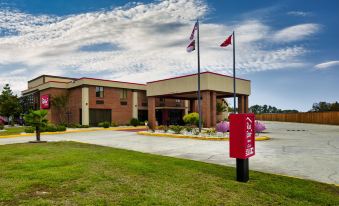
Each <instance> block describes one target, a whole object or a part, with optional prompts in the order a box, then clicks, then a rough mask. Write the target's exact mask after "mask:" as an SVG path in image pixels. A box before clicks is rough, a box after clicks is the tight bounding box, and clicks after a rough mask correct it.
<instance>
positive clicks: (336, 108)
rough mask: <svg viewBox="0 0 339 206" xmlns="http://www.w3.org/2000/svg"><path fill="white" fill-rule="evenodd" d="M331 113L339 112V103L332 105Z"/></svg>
mask: <svg viewBox="0 0 339 206" xmlns="http://www.w3.org/2000/svg"><path fill="white" fill-rule="evenodd" d="M330 110H331V111H339V103H338V102H335V103H333V104H332V105H331V108H330Z"/></svg>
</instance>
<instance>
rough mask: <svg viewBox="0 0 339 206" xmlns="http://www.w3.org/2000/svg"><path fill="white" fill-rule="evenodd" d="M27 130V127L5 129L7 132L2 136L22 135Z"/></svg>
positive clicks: (1, 134)
mask: <svg viewBox="0 0 339 206" xmlns="http://www.w3.org/2000/svg"><path fill="white" fill-rule="evenodd" d="M25 128H26V127H7V128H5V130H6V131H4V132H0V136H7V135H15V134H20V133H21V132H24V131H25Z"/></svg>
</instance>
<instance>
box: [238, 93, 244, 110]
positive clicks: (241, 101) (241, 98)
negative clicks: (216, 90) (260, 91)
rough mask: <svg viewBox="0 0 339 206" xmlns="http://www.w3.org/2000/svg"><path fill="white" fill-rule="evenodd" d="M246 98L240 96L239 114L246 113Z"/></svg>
mask: <svg viewBox="0 0 339 206" xmlns="http://www.w3.org/2000/svg"><path fill="white" fill-rule="evenodd" d="M244 103H245V102H244V96H243V95H240V96H238V113H239V114H241V113H245V109H244Z"/></svg>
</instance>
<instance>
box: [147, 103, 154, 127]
mask: <svg viewBox="0 0 339 206" xmlns="http://www.w3.org/2000/svg"><path fill="white" fill-rule="evenodd" d="M147 101H148V125H149V126H150V127H151V128H155V126H156V117H155V97H148V98H147Z"/></svg>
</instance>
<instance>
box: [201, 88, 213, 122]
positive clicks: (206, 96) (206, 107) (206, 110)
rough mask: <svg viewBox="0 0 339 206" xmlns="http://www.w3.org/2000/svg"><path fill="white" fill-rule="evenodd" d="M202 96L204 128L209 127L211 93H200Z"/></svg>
mask: <svg viewBox="0 0 339 206" xmlns="http://www.w3.org/2000/svg"><path fill="white" fill-rule="evenodd" d="M201 96H202V101H201V103H202V105H201V109H202V119H203V123H204V127H211V93H210V91H203V92H201Z"/></svg>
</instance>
